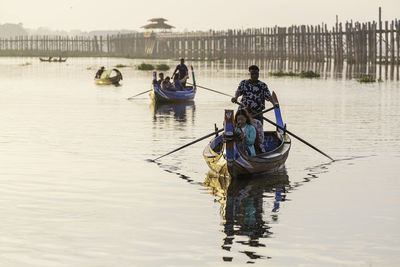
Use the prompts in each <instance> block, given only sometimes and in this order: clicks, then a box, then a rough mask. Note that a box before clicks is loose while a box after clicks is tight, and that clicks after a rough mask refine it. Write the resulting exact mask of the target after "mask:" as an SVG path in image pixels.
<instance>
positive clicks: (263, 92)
mask: <svg viewBox="0 0 400 267" xmlns="http://www.w3.org/2000/svg"><path fill="white" fill-rule="evenodd" d="M236 92H237V93H239V95H241V96H242V100H241V103H242V104H243V105H244V106H245V107H246V108H247V109H248V110H249V111H250V112H251V113H253V114H254V113H258V112H261V111H263V110H264V108H265V100H268V101H270V100H271V93H270V92H269V89H268V86H267V85H266V84H265V83H264V82H262V81H258V82H257V84H252V83H251V82H250V80H243V81H241V82H240V84H239V87H238V89H237V91H236Z"/></svg>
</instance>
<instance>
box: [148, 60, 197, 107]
mask: <svg viewBox="0 0 400 267" xmlns="http://www.w3.org/2000/svg"><path fill="white" fill-rule="evenodd" d="M191 69H192V79H193V86H185V87H184V88H183V90H179V91H175V90H170V89H164V88H162V87H161V85H159V84H158V83H157V82H155V81H156V77H157V73H156V72H153V83H152V90H151V91H150V97H151V99H152V100H153V101H155V102H157V103H173V102H185V101H193V100H194V97H195V95H196V81H195V78H194V70H193V67H191Z"/></svg>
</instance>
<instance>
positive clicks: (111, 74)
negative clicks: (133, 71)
mask: <svg viewBox="0 0 400 267" xmlns="http://www.w3.org/2000/svg"><path fill="white" fill-rule="evenodd" d="M121 80H122V73H121V72H120V71H119V70H117V69H111V70H105V71H103V73H102V74H101V77H100V78H94V82H95V83H96V84H98V85H108V84H119V82H120V81H121Z"/></svg>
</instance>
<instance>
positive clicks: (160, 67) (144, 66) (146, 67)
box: [137, 62, 170, 71]
mask: <svg viewBox="0 0 400 267" xmlns="http://www.w3.org/2000/svg"><path fill="white" fill-rule="evenodd" d="M137 69H138V70H159V71H166V70H169V69H170V68H169V66H168V65H167V64H158V65H156V66H154V65H152V64H148V63H144V62H143V63H142V64H140V65H138V66H137Z"/></svg>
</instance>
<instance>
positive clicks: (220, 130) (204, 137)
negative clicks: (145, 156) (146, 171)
mask: <svg viewBox="0 0 400 267" xmlns="http://www.w3.org/2000/svg"><path fill="white" fill-rule="evenodd" d="M223 130H224V128H222V129H219V130H218V131H215V132H212V133H209V134H207V135H205V136H203V137H200V138H199V139H196V140H194V141H192V142H190V143H188V144H186V145H183V146H181V147H179V148H177V149H174V150H172V151H171V152H168V153H166V154H164V155H162V156H159V157H158V158H156V159H153V160H151V161H156V160H158V159H160V158H162V157H165V156H168V155H169V154H172V153H174V152H176V151H179V150H181V149H182V148H185V147H187V146H190V145H193V144H195V143H197V142H199V141H201V140H203V139H206V138H207V137H210V136H212V135H214V134H217V133H220V132H222V131H223Z"/></svg>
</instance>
